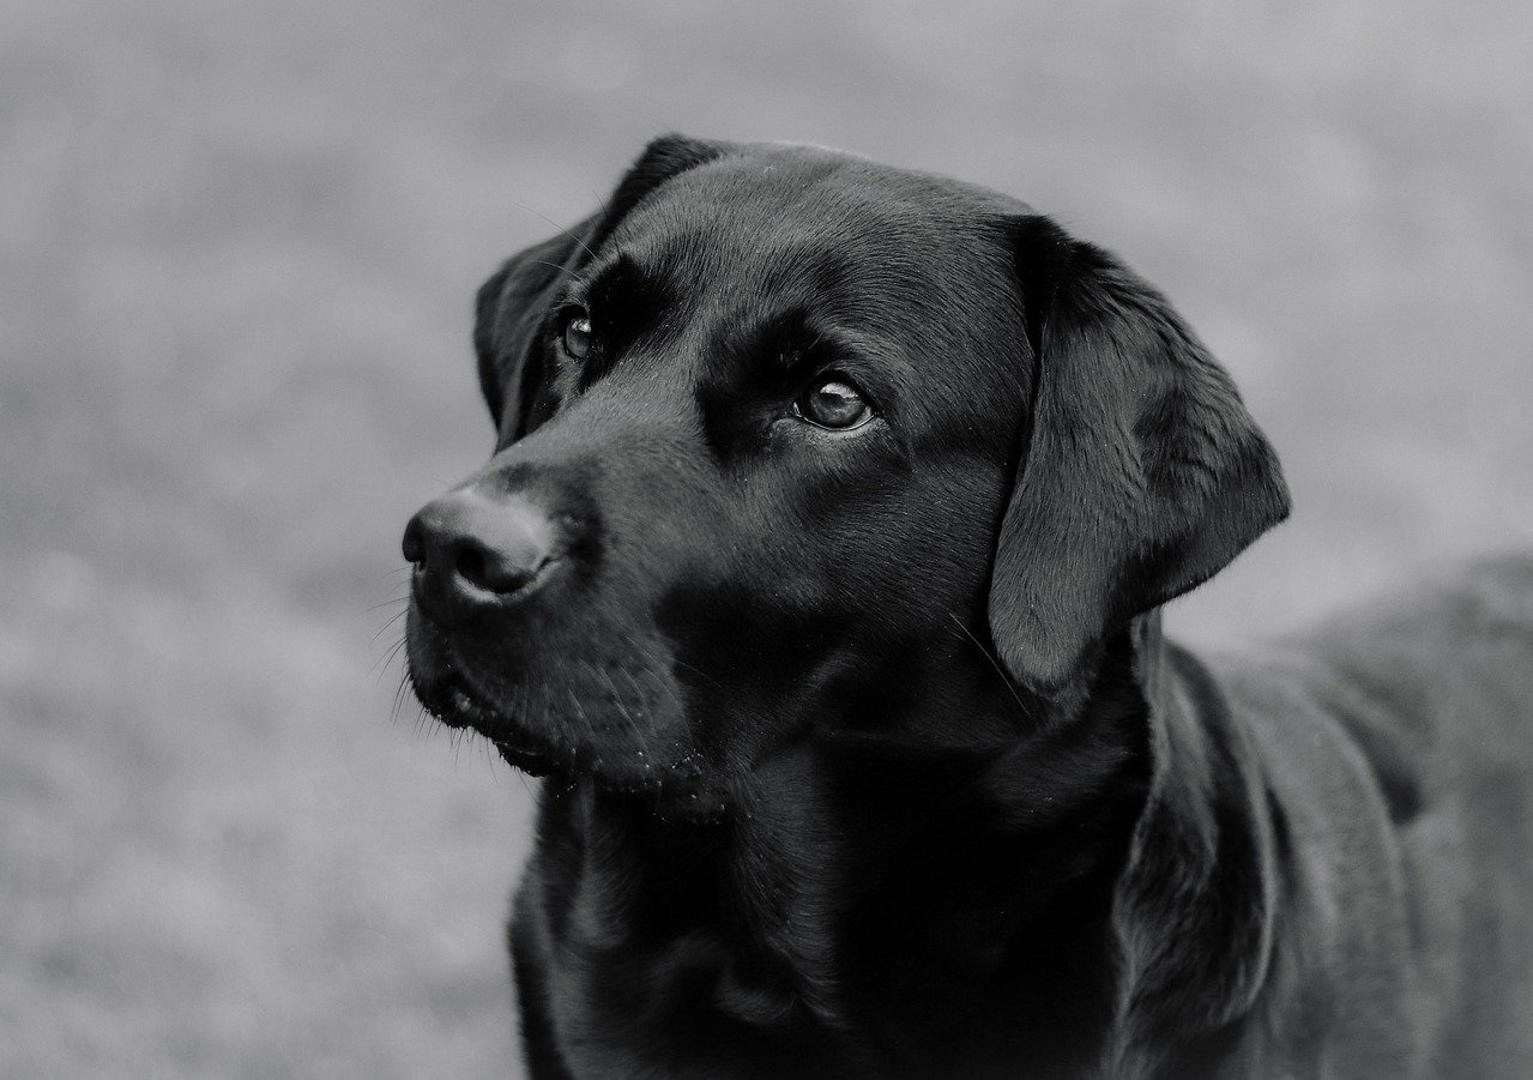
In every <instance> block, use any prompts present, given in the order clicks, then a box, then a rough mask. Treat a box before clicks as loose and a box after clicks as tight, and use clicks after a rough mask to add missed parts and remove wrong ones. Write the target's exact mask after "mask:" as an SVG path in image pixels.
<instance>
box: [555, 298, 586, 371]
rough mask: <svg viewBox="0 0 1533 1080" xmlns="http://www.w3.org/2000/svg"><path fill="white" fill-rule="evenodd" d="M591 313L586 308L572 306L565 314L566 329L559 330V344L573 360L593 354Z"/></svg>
mask: <svg viewBox="0 0 1533 1080" xmlns="http://www.w3.org/2000/svg"><path fill="white" fill-rule="evenodd" d="M591 340H592V335H591V315H590V313H589V312H587V311H586V310H585V309H584V308H572V309H571V310H570V311H569V313H568V314H567V315H565V316H564V329H563V330H561V331H560V332H559V345H560V347H561V348H563V350H564V353H565V355H566V356H568V357H569V358H570V359H572V360H584V359H585V358H586V357H587V356H590V355H591Z"/></svg>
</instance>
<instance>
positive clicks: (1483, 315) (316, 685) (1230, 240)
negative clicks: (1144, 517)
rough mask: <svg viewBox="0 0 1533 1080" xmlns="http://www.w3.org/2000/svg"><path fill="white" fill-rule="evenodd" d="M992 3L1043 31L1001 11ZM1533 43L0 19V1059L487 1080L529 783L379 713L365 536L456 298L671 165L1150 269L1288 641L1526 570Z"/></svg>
mask: <svg viewBox="0 0 1533 1080" xmlns="http://www.w3.org/2000/svg"><path fill="white" fill-rule="evenodd" d="M1034 9H1036V10H1034ZM1529 55H1533V7H1530V6H1529V5H1527V4H1525V3H1520V2H1517V0H1508V2H1501V3H1493V2H1489V3H1480V4H1475V5H1469V6H1464V5H1450V4H1448V3H1446V2H1438V3H1435V4H1433V3H1425V2H1422V0H1405V2H1402V3H1394V4H1383V3H1376V4H1366V3H1360V4H1350V5H1318V4H1303V5H1291V4H1290V5H1277V4H1274V5H1271V7H1270V10H1268V11H1266V12H1265V13H1254V14H1253V12H1252V10H1251V9H1250V8H1248V7H1246V6H1241V7H1240V8H1239V9H1238V13H1237V9H1236V8H1235V7H1232V6H1228V5H1225V6H1221V5H1216V4H1208V3H1167V4H1156V5H1124V6H1123V7H1122V9H1121V10H1120V9H1117V8H1114V7H1113V6H1111V5H1107V4H1101V3H1086V4H1074V5H1018V4H1012V3H1000V2H994V3H983V4H952V5H941V6H940V9H939V6H937V5H915V4H905V3H897V4H887V5H874V4H870V3H855V2H809V0H793V2H785V3H778V4H773V5H756V6H754V7H751V8H747V7H745V6H743V5H717V6H715V5H704V4H698V3H655V4H645V5H625V4H619V3H616V2H612V3H608V4H583V3H573V2H572V3H569V4H562V5H539V4H531V3H525V2H512V3H499V4H490V3H465V4H456V5H440V4H426V3H387V4H364V3H361V2H359V0H337V2H335V3H328V4H320V5H314V4H299V3H277V2H271V3H262V4H239V3H234V2H232V0H220V2H206V0H202V2H195V3H194V2H192V0H144V2H140V3H135V4H132V5H121V4H109V3H106V2H104V0H102V2H97V3H70V2H68V0H64V2H60V0H46V2H44V0H11V2H10V3H9V4H7V5H6V7H5V10H4V12H3V13H0V565H3V567H4V571H3V573H0V911H4V913H5V914H4V917H3V918H0V956H3V957H4V958H5V961H4V963H3V965H0V1075H4V1076H7V1077H31V1076H59V1077H91V1076H102V1077H122V1076H155V1077H166V1078H173V1077H206V1076H215V1075H217V1076H247V1075H248V1076H261V1077H266V1076H287V1075H302V1076H367V1077H370V1078H389V1077H422V1076H454V1077H468V1076H494V1075H514V1074H515V1069H516V1065H515V1052H514V1046H513V1034H512V1026H511V1011H510V1010H511V1004H510V1000H511V999H510V990H509V986H508V983H507V979H506V964H505V959H504V956H503V952H502V950H501V947H500V940H501V930H500V924H501V920H502V917H503V914H504V911H505V906H506V896H507V895H508V891H509V888H510V885H511V882H512V881H513V879H514V876H515V874H516V869H517V867H518V865H519V864H520V861H521V859H522V857H523V855H524V854H525V851H526V848H527V832H528V821H527V816H528V807H529V795H530V792H531V787H530V782H524V781H523V780H522V779H520V778H519V777H517V776H516V775H514V774H512V773H511V772H510V771H509V770H508V769H506V768H505V767H504V766H503V765H502V764H500V763H499V762H498V760H496V759H493V758H492V756H491V755H490V754H487V753H486V752H485V750H484V749H483V747H482V746H481V745H479V744H477V743H474V742H464V741H454V740H453V739H452V738H449V737H448V735H447V734H446V733H445V732H442V731H439V730H436V729H434V728H433V727H432V726H430V725H423V724H421V723H419V722H418V720H417V712H416V710H415V709H414V708H413V706H411V705H408V704H407V705H405V706H403V707H402V708H401V709H400V710H399V712H398V716H397V719H391V711H392V709H393V704H394V695H395V691H396V689H397V687H398V685H399V678H400V674H401V672H400V665H399V661H398V658H397V657H393V656H391V653H390V649H391V646H392V645H393V644H394V643H395V642H396V641H397V640H398V636H399V629H400V628H399V624H398V623H397V622H392V623H391V622H390V620H391V618H392V617H393V616H394V615H395V614H397V613H398V611H399V610H400V604H399V599H400V597H401V595H402V592H403V582H404V578H403V575H402V573H401V560H400V557H399V555H398V537H399V534H400V531H401V529H402V526H403V524H404V522H405V520H406V519H407V518H408V516H409V515H410V513H411V512H413V510H414V509H415V508H416V507H417V506H418V505H419V504H420V503H421V502H423V501H424V500H425V499H427V498H428V497H430V496H431V495H432V494H433V493H435V492H436V491H437V490H439V489H440V488H442V487H443V486H445V485H446V484H447V483H449V482H451V481H452V480H454V479H455V478H457V477H459V476H461V475H463V474H465V473H466V472H468V471H469V470H470V469H472V468H473V467H474V466H475V465H476V463H477V462H478V461H479V460H480V459H481V458H482V456H483V455H484V453H485V452H486V451H487V450H488V448H489V445H490V429H489V426H488V424H487V422H486V421H485V419H484V417H483V416H482V415H481V409H480V405H479V403H478V401H477V398H476V388H475V383H474V377H473V370H472V363H471V359H470V354H469V348H468V328H469V312H470V301H471V297H472V293H473V289H474V288H475V286H476V285H477V284H478V283H479V281H480V280H481V279H482V278H483V277H484V276H486V275H487V274H488V272H489V271H490V270H491V268H492V267H493V266H494V264H495V262H496V261H497V260H498V259H499V258H500V257H501V256H502V255H504V254H505V253H508V252H509V251H511V250H513V249H515V248H517V247H519V246H521V245H524V244H526V243H528V242H531V241H533V240H535V239H539V238H541V237H542V236H543V235H546V234H547V233H548V232H550V231H551V229H552V226H551V225H550V224H549V219H551V220H553V221H556V222H568V221H572V220H574V219H575V218H577V217H579V216H581V215H583V214H584V213H586V212H587V211H588V210H589V208H590V207H591V206H593V205H594V204H595V201H596V199H597V198H598V197H599V196H600V195H601V194H602V193H603V192H604V191H605V189H606V188H607V186H608V185H609V184H610V183H611V182H612V180H613V179H614V178H615V177H616V176H617V175H618V174H619V173H620V172H621V170H622V167H623V165H624V163H625V162H626V161H627V160H628V159H629V158H631V157H632V156H633V155H634V154H635V153H636V152H637V151H638V150H639V148H640V147H641V146H642V144H643V143H644V141H645V140H646V139H647V138H648V137H649V136H651V135H653V134H657V133H659V132H662V131H666V130H672V129H676V130H682V131H686V132H690V133H694V134H711V135H721V136H730V137H744V138H783V139H794V140H801V141H808V142H818V143H826V144H832V145H837V146H842V147H846V148H849V149H853V150H858V151H861V152H864V153H867V154H869V155H871V156H874V157H878V158H882V159H886V160H889V161H893V162H896V163H899V164H905V165H910V166H916V167H922V168H928V169H933V170H937V171H941V172H946V173H951V174H954V175H958V176H961V177H964V178H967V179H971V180H976V181H979V182H982V183H986V184H989V185H991V186H994V187H999V188H1002V189H1005V190H1007V191H1009V192H1012V193H1014V194H1017V195H1020V196H1022V197H1023V198H1025V199H1027V200H1028V201H1029V202H1031V203H1032V204H1033V205H1035V206H1037V207H1039V208H1040V209H1044V210H1047V211H1049V212H1051V213H1054V214H1056V215H1057V216H1059V217H1060V218H1061V219H1062V220H1063V221H1064V222H1065V223H1067V224H1068V225H1069V226H1070V227H1071V228H1072V229H1074V230H1076V231H1077V232H1078V233H1080V234H1081V235H1083V236H1086V237H1089V238H1091V239H1094V240H1097V241H1098V242H1101V243H1103V244H1106V245H1107V246H1109V247H1111V248H1113V249H1115V250H1117V251H1118V252H1119V253H1121V254H1122V255H1123V256H1124V257H1125V258H1126V259H1128V261H1129V262H1130V263H1132V264H1133V265H1135V266H1136V267H1138V268H1139V269H1140V270H1141V271H1142V272H1143V273H1145V275H1146V276H1148V277H1149V278H1151V279H1152V280H1154V281H1156V282H1158V283H1159V284H1160V285H1161V286H1162V287H1163V288H1165V289H1166V291H1167V292H1169V293H1170V295H1171V296H1172V298H1173V299H1174V300H1175V301H1176V302H1177V304H1178V305H1179V306H1180V307H1181V309H1182V310H1183V312H1184V313H1185V314H1186V315H1187V316H1188V317H1189V318H1190V320H1191V321H1192V322H1193V324H1194V325H1196V326H1197V327H1198V328H1199V329H1200V330H1201V332H1202V334H1203V335H1204V337H1205V338H1206V339H1207V340H1208V341H1209V343H1210V344H1211V345H1212V347H1213V349H1214V351H1215V352H1216V353H1217V354H1219V355H1220V356H1221V357H1222V359H1223V360H1224V361H1225V362H1226V363H1227V364H1228V366H1229V367H1230V368H1231V369H1232V371H1233V372H1234V373H1235V376H1236V378H1237V380H1238V381H1239V383H1240V385H1241V386H1242V387H1243V389H1244V392H1245V395H1246V398H1247V400H1248V401H1249V403H1250V405H1251V407H1252V410H1253V411H1254V412H1255V414H1256V415H1257V416H1258V417H1259V418H1260V419H1261V420H1262V422H1263V423H1264V425H1265V426H1266V428H1267V430H1268V431H1269V432H1270V434H1271V435H1272V437H1273V439H1274V441H1275V443H1276V444H1277V446H1278V448H1279V451H1280V453H1281V455H1282V457H1283V459H1284V462H1285V463H1286V466H1287V469H1288V475H1289V477H1290V479H1291V481H1292V485H1293V489H1294V495H1295V502H1296V505H1297V512H1296V514H1295V517H1294V519H1293V521H1292V522H1291V523H1290V524H1288V525H1286V526H1284V527H1283V528H1282V529H1280V530H1279V531H1278V532H1276V533H1274V534H1273V535H1272V536H1271V537H1269V538H1267V539H1265V540H1263V541H1262V542H1261V543H1260V544H1258V545H1257V547H1256V548H1255V549H1253V550H1252V551H1251V552H1250V553H1249V554H1247V555H1246V556H1244V557H1243V558H1242V559H1241V560H1239V561H1238V562H1237V563H1236V565H1235V566H1234V567H1233V568H1232V569H1231V570H1230V572H1229V573H1227V574H1226V575H1224V576H1223V577H1222V578H1221V579H1219V580H1218V581H1217V582H1215V583H1214V584H1213V585H1211V586H1209V587H1208V588H1207V589H1206V590H1204V591H1203V592H1202V593H1200V594H1199V595H1198V596H1197V597H1195V598H1193V599H1191V600H1189V601H1186V602H1184V603H1182V604H1180V605H1179V606H1177V607H1176V609H1175V610H1174V611H1173V614H1172V620H1171V621H1172V624H1173V627H1174V628H1177V629H1180V630H1181V631H1182V632H1183V633H1184V635H1185V636H1187V637H1190V638H1193V639H1195V640H1203V641H1217V640H1223V639H1225V638H1227V637H1229V636H1231V635H1235V634H1240V635H1244V634H1248V633H1256V632H1264V631H1266V630H1268V629H1272V628H1280V627H1285V626H1291V625H1293V624H1294V623H1296V622H1299V621H1302V620H1303V619H1305V618H1307V617H1310V616H1312V615H1314V614H1315V613H1317V612H1320V611H1323V610H1325V609H1327V608H1329V607H1331V606H1333V605H1335V604H1337V603H1339V602H1343V601H1345V600H1347V599H1349V598H1351V597H1354V596H1357V595H1361V594H1363V593H1366V592H1368V591H1371V590H1377V589H1381V588H1392V587H1396V586H1398V585H1399V584H1400V583H1401V582H1404V581H1407V580H1408V578H1409V576H1410V575H1411V573H1412V572H1413V570H1414V569H1415V568H1418V567H1421V566H1423V565H1436V564H1439V563H1441V562H1442V561H1444V560H1447V559H1450V558H1455V557H1458V556H1461V555H1463V554H1464V553H1467V552H1471V551H1479V550H1486V549H1494V548H1505V547H1519V546H1520V547H1526V546H1528V545H1529V544H1530V543H1533V485H1530V484H1529V476H1530V475H1533V425H1530V423H1529V413H1530V410H1533V362H1530V361H1533V356H1530V345H1529V342H1530V341H1533V334H1530V331H1533V304H1530V303H1529V298H1530V297H1533V186H1530V185H1529V183H1528V177H1529V176H1530V175H1533V110H1530V109H1529V108H1528V103H1529V102H1530V101H1533V65H1529V64H1528V63H1527V57H1528V56H1529Z"/></svg>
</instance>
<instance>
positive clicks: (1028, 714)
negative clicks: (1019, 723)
mask: <svg viewBox="0 0 1533 1080" xmlns="http://www.w3.org/2000/svg"><path fill="white" fill-rule="evenodd" d="M947 617H948V618H950V619H952V620H953V625H954V626H956V627H958V629H959V630H960V631H961V632H962V633H963V636H964V637H966V638H968V639H969V640H970V641H972V642H973V643H974V647H975V648H976V649H978V650H979V654H980V655H981V656H983V657H984V658H985V659H986V660H987V661H988V662H989V664H990V666H991V667H992V668H994V669H995V673H996V675H997V676H998V677H999V678H1000V680H1001V683H1002V684H1003V685H1004V686H1005V687H1006V692H1007V693H1008V694H1010V695H1011V699H1012V700H1013V701H1015V702H1016V703H1017V708H1018V709H1019V710H1020V711H1021V713H1022V715H1023V717H1025V718H1026V719H1028V720H1032V719H1034V717H1033V714H1032V710H1031V709H1029V708H1028V707H1027V704H1026V703H1025V702H1023V700H1022V695H1021V694H1019V693H1017V688H1016V687H1015V686H1014V685H1013V684H1012V681H1011V676H1010V675H1008V674H1006V669H1005V668H1003V667H1001V663H1000V661H999V660H997V659H996V658H995V657H994V656H993V655H992V654H991V652H990V650H989V649H987V648H985V646H984V644H983V643H982V642H981V641H980V640H979V638H977V637H975V636H974V632H973V631H972V630H970V629H969V628H968V627H967V626H965V625H964V624H963V620H962V619H960V618H959V617H958V616H957V615H955V614H953V613H952V612H951V611H950V612H948V613H947Z"/></svg>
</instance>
